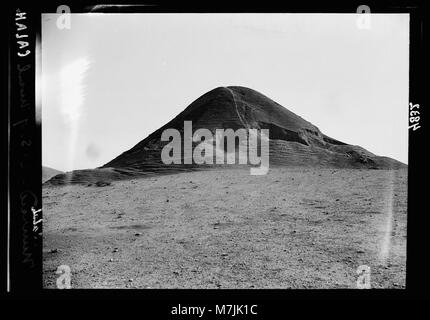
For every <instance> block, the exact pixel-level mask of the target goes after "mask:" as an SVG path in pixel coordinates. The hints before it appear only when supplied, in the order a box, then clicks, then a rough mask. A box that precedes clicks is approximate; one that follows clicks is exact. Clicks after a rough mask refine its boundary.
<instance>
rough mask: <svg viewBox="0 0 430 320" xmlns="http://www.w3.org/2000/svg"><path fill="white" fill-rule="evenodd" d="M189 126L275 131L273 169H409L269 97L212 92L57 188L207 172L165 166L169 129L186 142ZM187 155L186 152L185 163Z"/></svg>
mask: <svg viewBox="0 0 430 320" xmlns="http://www.w3.org/2000/svg"><path fill="white" fill-rule="evenodd" d="M184 121H192V127H193V132H194V131H195V130H197V129H200V128H206V129H209V130H210V131H211V132H212V133H213V134H214V133H215V130H216V129H229V128H230V129H233V130H237V129H240V128H244V129H269V132H270V135H269V138H270V139H269V155H270V165H281V166H306V167H333V168H367V169H399V168H405V167H406V165H405V164H403V163H401V162H399V161H396V160H394V159H391V158H387V157H380V156H376V155H374V154H373V153H371V152H369V151H367V150H366V149H364V148H362V147H360V146H353V145H349V144H347V143H344V142H341V141H339V140H336V139H333V138H331V137H328V136H326V135H325V134H323V133H322V132H321V131H320V130H319V128H317V127H316V126H314V125H313V124H312V123H310V122H308V121H306V120H304V119H303V118H301V117H300V116H298V115H296V114H295V113H293V112H291V111H289V110H288V109H286V108H284V107H283V106H281V105H280V104H278V103H276V102H275V101H273V100H271V99H270V98H268V97H266V96H264V95H263V94H261V93H259V92H257V91H255V90H252V89H249V88H245V87H238V86H233V87H219V88H216V89H213V90H211V91H209V92H207V93H206V94H204V95H203V96H201V97H199V98H198V99H197V100H195V101H194V102H193V103H191V104H190V105H189V106H188V107H187V108H186V109H185V110H184V111H182V112H181V113H180V114H179V115H178V116H176V117H175V118H174V119H173V120H171V121H170V122H168V123H167V124H166V125H164V126H163V127H161V128H160V129H158V130H156V131H154V132H153V133H152V134H150V135H149V136H148V137H146V138H145V139H143V140H142V141H140V142H139V143H138V144H136V145H135V146H134V147H133V148H131V149H130V150H127V151H125V152H124V153H122V154H121V155H119V156H118V157H116V158H115V159H113V160H111V161H109V162H108V163H106V164H105V165H103V166H102V167H101V168H98V169H95V170H84V171H82V170H81V171H79V172H72V173H68V174H65V175H60V176H57V177H56V178H55V179H53V180H51V182H52V183H54V184H55V183H64V182H65V181H69V182H81V181H92V180H94V179H92V178H91V176H93V175H97V176H98V178H100V177H105V178H107V179H121V178H123V177H127V176H135V175H138V174H153V173H169V172H178V171H183V170H194V169H197V168H202V167H203V168H204V167H206V166H207V165H203V166H202V165H195V164H188V165H184V164H180V165H179V164H177V165H174V164H171V165H166V164H164V163H163V162H162V161H161V150H162V149H163V147H164V146H165V145H166V144H167V143H168V142H163V141H161V134H162V132H163V131H164V130H165V129H170V128H173V129H177V130H178V131H180V132H181V137H182V139H183V136H184V129H183V126H184ZM196 144H197V143H195V144H194V145H196ZM184 154H185V151H184V150H182V154H181V157H182V160H183V158H184ZM181 162H182V163H184V161H181Z"/></svg>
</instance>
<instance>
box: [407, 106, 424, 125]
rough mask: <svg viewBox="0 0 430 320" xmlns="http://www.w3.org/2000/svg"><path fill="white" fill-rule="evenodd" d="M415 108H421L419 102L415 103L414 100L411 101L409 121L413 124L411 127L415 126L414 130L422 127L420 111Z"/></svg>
mask: <svg viewBox="0 0 430 320" xmlns="http://www.w3.org/2000/svg"><path fill="white" fill-rule="evenodd" d="M414 108H416V109H419V108H420V105H419V104H413V103H412V102H411V103H409V123H410V124H411V125H410V126H409V129H411V128H413V129H414V131H415V130H417V129H418V128H421V126H420V123H419V122H420V112H419V111H418V110H414Z"/></svg>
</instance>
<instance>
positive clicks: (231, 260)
mask: <svg viewBox="0 0 430 320" xmlns="http://www.w3.org/2000/svg"><path fill="white" fill-rule="evenodd" d="M43 214H44V222H43V223H44V224H43V233H44V237H43V241H44V255H43V260H44V262H43V268H44V275H43V276H44V287H45V288H56V278H57V277H58V275H57V274H56V273H55V271H56V269H57V267H58V266H60V265H68V266H70V268H71V273H72V276H71V279H72V287H73V288H141V289H144V288H151V289H154V288H208V289H209V288H256V289H259V288H294V289H297V288H298V289H302V288H303V289H312V288H316V289H320V288H356V287H357V284H356V281H357V277H358V275H357V268H358V267H359V266H360V265H367V266H369V267H370V270H371V272H370V281H371V287H372V288H399V289H401V288H405V286H406V283H405V277H406V223H407V170H405V169H402V170H360V169H317V168H285V167H284V168H274V167H271V168H270V170H269V173H268V174H267V175H264V176H251V175H250V174H249V169H247V170H244V169H213V170H207V171H196V172H185V173H178V174H171V175H161V176H153V177H145V178H136V179H131V180H121V181H113V182H112V183H111V185H107V186H96V185H91V186H88V185H64V186H47V185H44V187H43Z"/></svg>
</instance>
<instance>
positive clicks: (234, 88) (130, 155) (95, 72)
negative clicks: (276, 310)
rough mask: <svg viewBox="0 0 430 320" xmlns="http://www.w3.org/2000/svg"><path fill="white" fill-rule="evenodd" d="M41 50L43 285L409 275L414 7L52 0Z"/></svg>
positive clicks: (242, 284) (298, 282)
mask: <svg viewBox="0 0 430 320" xmlns="http://www.w3.org/2000/svg"><path fill="white" fill-rule="evenodd" d="M40 52H41V68H40V71H41V91H40V92H41V96H40V99H41V106H42V165H43V171H42V173H43V175H42V182H43V186H42V196H43V287H44V288H52V289H55V288H72V289H87V288H103V289H127V288H129V289H357V288H359V289H362V288H372V289H404V288H405V286H406V243H407V237H406V231H407V220H408V219H407V214H408V212H407V197H408V188H407V182H408V130H410V128H408V117H409V115H408V111H407V110H408V105H409V98H408V93H409V15H408V14H372V15H359V14H357V13H355V12H352V13H350V14H346V13H345V14H327V13H321V14H305V13H303V14H288V13H258V14H257V13H254V14H252V13H230V14H229V13H222V14H221V13H218V14H215V13H213V14H212V13H152V14H144V13H136V14H130V13H116V14H109V13H104V14H100V13H92V12H89V13H81V14H73V13H72V14H70V15H69V16H67V17H63V16H61V15H60V14H55V13H51V14H48V13H47V14H43V15H42V18H41V50H40ZM413 107H414V106H411V111H413ZM416 110H417V111H419V110H418V109H416ZM418 120H419V118H418ZM418 120H416V123H411V124H410V125H415V128H412V129H418V128H419V121H418Z"/></svg>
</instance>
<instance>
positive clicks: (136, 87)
mask: <svg viewBox="0 0 430 320" xmlns="http://www.w3.org/2000/svg"><path fill="white" fill-rule="evenodd" d="M56 18H57V15H55V14H44V15H43V17H42V134H43V138H42V143H43V148H42V153H43V159H42V163H43V165H46V166H49V167H52V168H55V169H58V170H62V171H70V170H75V169H84V168H95V167H98V166H101V165H103V164H105V163H106V162H108V161H110V160H112V159H113V158H115V157H116V156H118V155H119V154H120V153H122V152H124V151H126V150H128V149H129V148H131V147H133V146H134V145H135V144H137V143H138V142H139V141H141V140H142V139H144V138H145V137H146V136H148V135H149V134H150V133H152V132H153V131H154V130H156V129H158V128H159V127H161V126H162V125H164V124H166V123H167V122H168V121H170V120H171V119H172V118H173V117H175V116H176V115H177V114H178V113H179V112H181V111H182V110H183V109H185V108H186V107H187V106H188V105H189V104H190V103H191V102H192V101H194V100H195V99H197V98H198V97H199V96H201V95H202V94H204V93H206V92H207V91H209V90H212V89H214V88H216V87H219V86H232V85H237V86H244V87H249V88H251V89H254V90H257V91H259V92H261V93H263V94H264V95H266V96H268V97H269V98H271V99H273V100H274V101H276V102H278V103H280V104H281V105H282V106H284V107H286V108H287V109H289V110H291V111H292V112H294V113H296V114H298V115H299V116H301V117H302V118H304V119H306V120H308V121H310V122H311V123H313V124H314V125H316V126H317V127H318V128H319V129H320V130H321V131H322V132H323V133H325V134H326V135H328V136H331V137H333V138H335V139H338V140H341V141H343V142H346V143H349V144H354V145H360V146H362V147H364V148H366V149H368V150H369V151H371V152H373V153H375V154H377V155H381V156H389V157H392V158H395V159H397V160H400V161H402V162H404V163H407V157H408V91H409V89H408V88H409V87H408V86H409V15H407V14H384V15H382V14H372V15H371V27H370V29H359V28H358V27H357V23H356V21H357V15H356V14H348V15H347V14H73V15H72V17H71V18H72V19H71V29H70V30H67V29H63V30H60V29H58V28H57V26H56Z"/></svg>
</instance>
